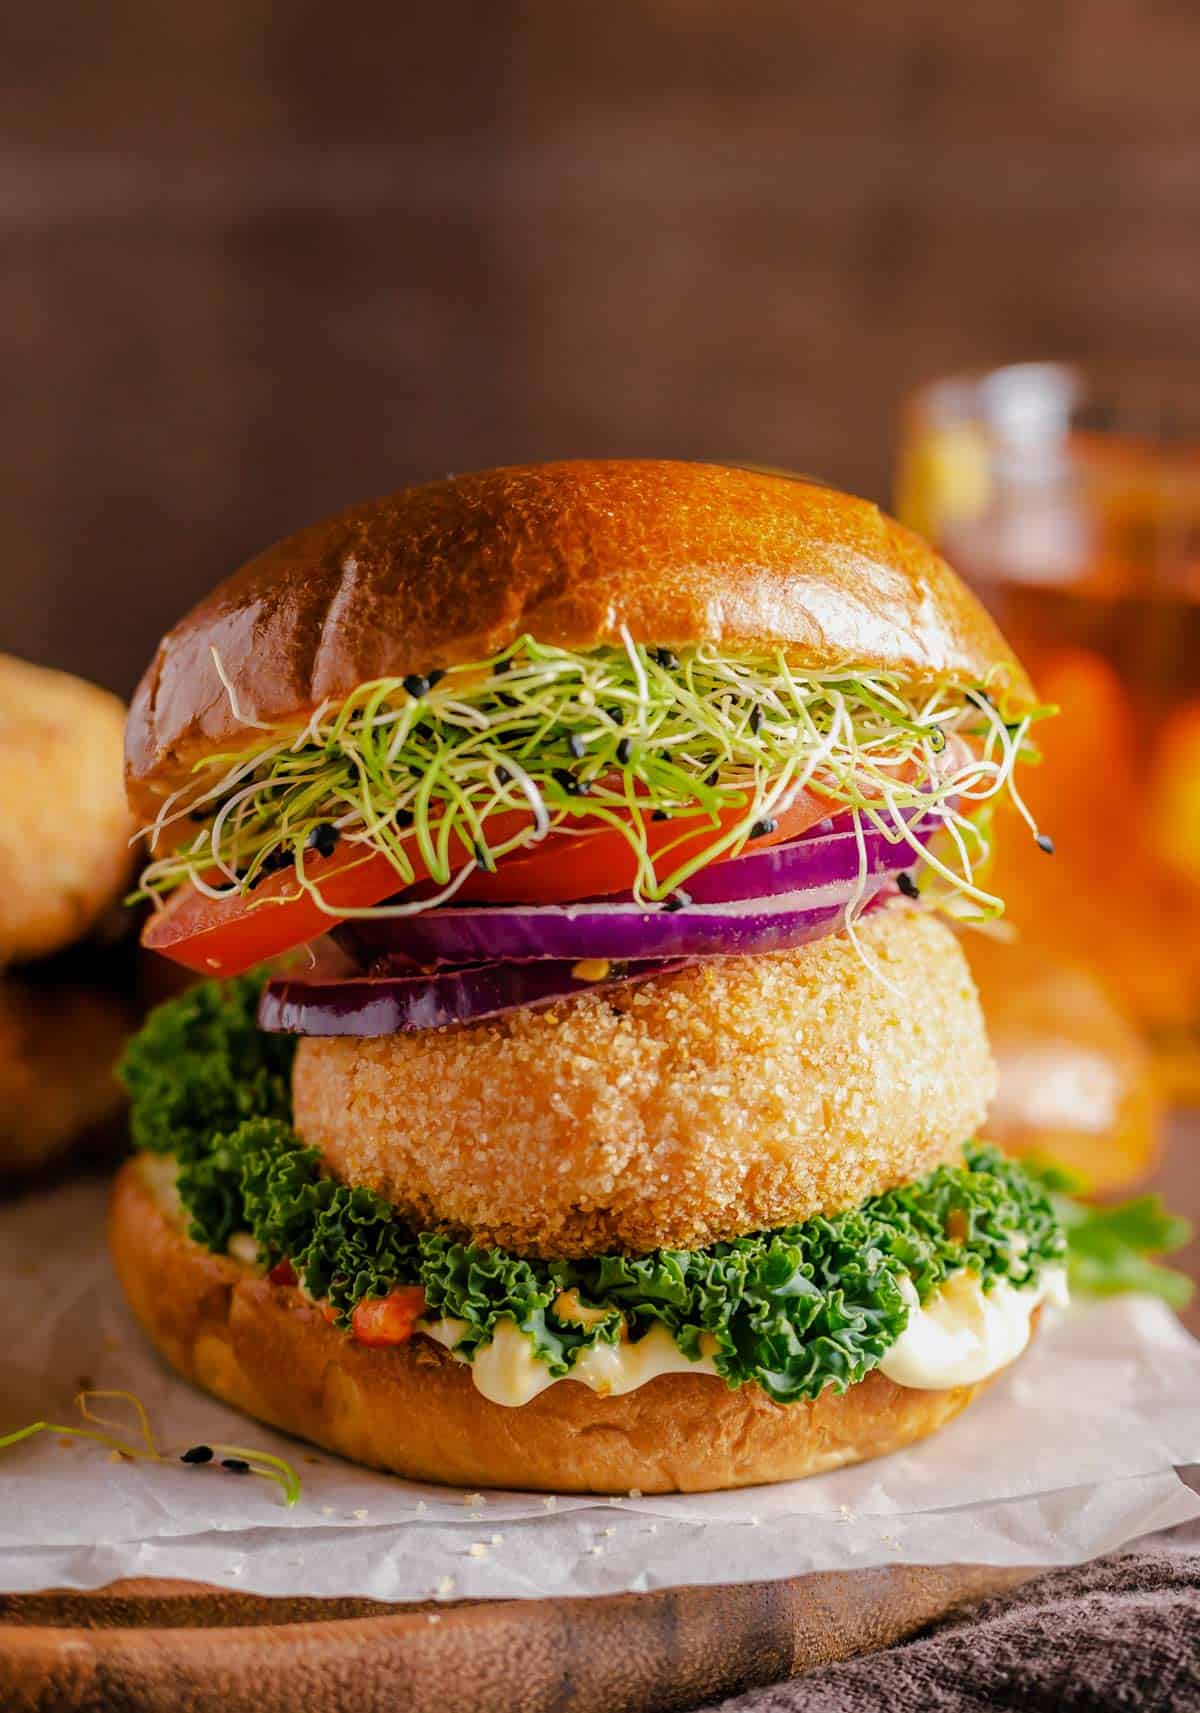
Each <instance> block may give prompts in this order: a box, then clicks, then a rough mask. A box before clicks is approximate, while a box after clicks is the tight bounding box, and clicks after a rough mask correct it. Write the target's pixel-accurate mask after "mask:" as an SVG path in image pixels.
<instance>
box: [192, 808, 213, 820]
mask: <svg viewBox="0 0 1200 1713" xmlns="http://www.w3.org/2000/svg"><path fill="white" fill-rule="evenodd" d="M210 813H211V811H210V810H208V809H189V810H188V820H189V821H207V820H208V817H209V814H210Z"/></svg>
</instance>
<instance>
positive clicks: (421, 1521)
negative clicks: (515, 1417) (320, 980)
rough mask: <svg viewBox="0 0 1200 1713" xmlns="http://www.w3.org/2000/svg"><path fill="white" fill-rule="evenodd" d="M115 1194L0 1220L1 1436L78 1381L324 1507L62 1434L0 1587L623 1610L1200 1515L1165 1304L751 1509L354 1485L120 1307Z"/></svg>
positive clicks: (1062, 1336)
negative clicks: (194, 1590) (625, 1594)
mask: <svg viewBox="0 0 1200 1713" xmlns="http://www.w3.org/2000/svg"><path fill="white" fill-rule="evenodd" d="M105 1199H106V1192H105V1189H104V1187H103V1186H102V1185H99V1184H96V1183H75V1184H70V1185H67V1186H66V1187H64V1188H61V1189H58V1190H56V1191H54V1192H52V1193H50V1194H47V1195H43V1196H40V1197H37V1198H33V1199H23V1200H21V1201H19V1202H17V1203H15V1204H12V1205H10V1206H9V1207H7V1208H4V1209H2V1210H0V1285H2V1288H3V1302H4V1306H5V1341H4V1347H3V1354H2V1355H0V1434H2V1433H5V1432H11V1431H13V1430H14V1429H16V1428H18V1427H21V1426H24V1425H25V1424H26V1423H28V1422H31V1421H34V1420H38V1419H42V1418H46V1419H50V1420H53V1421H56V1422H60V1423H64V1424H68V1423H69V1424H73V1423H75V1422H76V1421H77V1420H78V1418H77V1416H76V1414H75V1412H74V1410H73V1407H72V1397H73V1395H74V1393H75V1392H76V1391H77V1390H78V1389H79V1388H80V1386H81V1385H88V1386H95V1387H116V1388H122V1389H126V1390H129V1391H132V1392H135V1393H136V1394H137V1395H138V1396H139V1397H140V1398H141V1400H142V1401H143V1403H144V1404H145V1406H146V1408H147V1410H148V1412H149V1415H150V1419H151V1422H152V1424H153V1427H154V1430H155V1433H156V1436H157V1437H158V1440H159V1443H160V1444H161V1445H163V1446H172V1447H175V1448H182V1447H184V1446H187V1445H192V1444H196V1443H200V1442H206V1441H226V1442H230V1441H232V1442H234V1443H239V1444H242V1445H249V1446H253V1447H256V1448H258V1449H261V1450H264V1451H272V1452H274V1453H276V1454H277V1455H279V1456H282V1457H286V1458H288V1459H289V1460H290V1461H291V1462H292V1463H293V1464H294V1465H295V1467H296V1468H297V1469H298V1471H299V1472H300V1475H301V1477H302V1480H303V1493H302V1496H301V1499H300V1501H299V1503H298V1504H297V1505H296V1506H295V1508H294V1509H292V1510H286V1509H285V1508H284V1507H283V1505H282V1503H281V1500H280V1497H279V1493H278V1490H277V1489H276V1488H275V1487H274V1486H272V1485H270V1484H268V1483H266V1482H263V1481H259V1480H257V1479H254V1478H253V1477H248V1476H237V1475H233V1474H230V1473H227V1472H225V1471H222V1470H221V1469H219V1468H218V1467H216V1466H215V1465H208V1466H203V1467H185V1466H183V1465H175V1464H171V1465H169V1466H163V1465H154V1464H145V1463H138V1464H131V1463H127V1462H114V1461H112V1460H111V1459H110V1457H109V1455H108V1453H107V1452H106V1451H105V1450H104V1448H103V1447H101V1446H97V1445H92V1444H88V1443H87V1442H84V1441H80V1440H74V1441H72V1440H66V1439H61V1438H60V1437H59V1436H57V1435H53V1434H42V1435H39V1436H37V1437H36V1438H34V1439H32V1440H29V1441H27V1442H25V1443H23V1444H20V1445H17V1446H14V1447H12V1448H10V1449H9V1450H7V1451H5V1452H4V1453H3V1454H0V1587H2V1588H4V1589H7V1590H10V1591H19V1590H31V1589H38V1588H45V1587H69V1588H94V1587H97V1586H99V1585H100V1584H102V1583H104V1582H108V1581H111V1580H113V1579H114V1578H116V1577H122V1576H162V1577H186V1578H192V1579H195V1580H199V1581H205V1582H214V1583H219V1584H225V1585H227V1586H232V1587H239V1588H245V1589H248V1590H253V1591H255V1592H257V1593H262V1594H343V1595H351V1594H353V1595H362V1596H373V1597H374V1598H376V1599H380V1600H411V1599H425V1598H429V1597H442V1598H451V1599H453V1598H464V1597H470V1598H485V1597H493V1598H495V1597H514V1596H527V1597H536V1596H541V1595H550V1594H554V1595H566V1594H607V1593H616V1592H621V1591H624V1590H642V1589H650V1588H663V1587H671V1586H678V1585H680V1584H687V1583H713V1582H731V1581H752V1580H759V1579H769V1578H774V1577H783V1576H796V1575H800V1574H802V1573H804V1572H806V1571H813V1570H836V1569H850V1568H855V1567H862V1566H867V1565H872V1564H880V1563H887V1562H892V1563H922V1564H934V1563H983V1564H997V1565H1050V1564H1065V1563H1071V1562H1076V1561H1078V1560H1081V1559H1084V1558H1090V1557H1092V1556H1094V1555H1096V1554H1098V1553H1101V1552H1104V1551H1108V1550H1111V1549H1113V1548H1115V1547H1118V1546H1120V1545H1122V1544H1123V1543H1124V1542H1126V1541H1128V1540H1130V1539H1132V1538H1134V1537H1136V1536H1140V1535H1143V1534H1147V1533H1150V1532H1151V1531H1153V1530H1156V1529H1160V1528H1166V1527H1169V1526H1171V1525H1173V1524H1176V1523H1180V1522H1185V1521H1188V1520H1190V1519H1194V1518H1197V1517H1200V1497H1197V1495H1196V1494H1195V1493H1193V1492H1192V1491H1190V1490H1189V1488H1188V1487H1187V1486H1186V1485H1185V1484H1184V1483H1183V1482H1182V1481H1181V1480H1180V1478H1179V1476H1178V1475H1177V1474H1176V1473H1175V1472H1174V1471H1175V1467H1176V1466H1178V1465H1184V1464H1189V1463H1195V1462H1198V1461H1200V1344H1198V1343H1197V1342H1196V1341H1195V1340H1194V1339H1192V1338H1191V1337H1190V1336H1189V1335H1188V1334H1187V1333H1186V1332H1185V1331H1184V1330H1183V1328H1182V1327H1181V1326H1180V1325H1179V1323H1178V1322H1177V1321H1176V1320H1175V1318H1174V1317H1173V1316H1172V1315H1171V1314H1170V1313H1169V1311H1168V1310H1166V1309H1165V1308H1164V1307H1163V1306H1162V1305H1161V1304H1160V1303H1157V1302H1154V1301H1151V1300H1149V1299H1145V1298H1121V1299H1117V1300H1115V1301H1113V1302H1109V1303H1105V1304H1093V1305H1089V1306H1087V1307H1085V1308H1081V1309H1076V1310H1071V1311H1069V1312H1068V1313H1067V1314H1065V1315H1059V1316H1051V1315H1046V1316H1045V1317H1044V1320H1043V1328H1042V1332H1041V1334H1040V1336H1039V1338H1038V1340H1037V1342H1036V1344H1035V1346H1034V1348H1033V1349H1032V1350H1031V1351H1030V1352H1029V1353H1028V1354H1027V1355H1026V1357H1025V1358H1024V1359H1023V1360H1022V1362H1021V1363H1020V1364H1019V1365H1018V1366H1017V1368H1016V1369H1015V1371H1014V1372H1013V1373H1011V1374H1010V1375H1008V1376H1006V1377H1004V1378H1003V1379H1001V1380H1000V1381H999V1382H998V1383H997V1384H996V1385H995V1386H993V1387H992V1388H991V1389H990V1391H989V1392H987V1393H986V1394H985V1395H984V1396H983V1397H982V1398H981V1399H980V1400H979V1401H978V1402H977V1403H975V1404H974V1405H973V1406H972V1407H971V1409H970V1410H969V1411H967V1413H966V1414H965V1415H964V1416H962V1417H960V1418H959V1419H958V1420H957V1421H955V1422H953V1423H952V1424H951V1425H950V1426H949V1427H947V1428H945V1429H943V1430H942V1432H941V1433H939V1434H938V1435H936V1436H935V1437H934V1438H933V1439H932V1440H929V1441H927V1442H926V1443H925V1444H923V1445H919V1446H915V1447H913V1448H912V1449H911V1450H909V1451H906V1452H901V1453H898V1454H896V1455H894V1456H892V1457H888V1458H884V1459H882V1460H881V1461H879V1462H877V1463H868V1464H864V1465H862V1466H861V1467H859V1468H854V1469H845V1470H840V1471H838V1472H837V1473H836V1474H832V1475H825V1476H820V1477H817V1478H814V1479H811V1480H808V1481H800V1482H792V1483H788V1484H786V1485H783V1486H776V1487H759V1488H752V1489H748V1490H743V1491H740V1492H732V1493H713V1494H690V1495H672V1496H667V1497H660V1498H654V1497H645V1498H635V1497H629V1498H626V1499H624V1500H604V1499H589V1498H580V1497H570V1496H562V1497H558V1498H554V1497H551V1496H542V1495H540V1494H527V1493H487V1494H483V1495H474V1496H471V1495H466V1496H464V1495H462V1494H460V1493H457V1492H455V1491H453V1490H451V1489H447V1488H439V1487H434V1486H429V1485H422V1484H418V1483H414V1482H407V1481H400V1480H397V1479H395V1478H392V1477H389V1476H383V1475H377V1474H373V1473H371V1472H369V1471H367V1470H361V1469H357V1468H354V1467H353V1466H351V1465H349V1464H346V1463H343V1462H341V1461H339V1460H338V1459H337V1458H333V1457H330V1456H328V1455H327V1454H325V1453H323V1452H320V1453H318V1452H315V1451H311V1450H310V1449H309V1448H307V1447H305V1446H304V1445H302V1444H298V1443H297V1442H295V1441H292V1440H288V1439H287V1438H286V1437H284V1436H283V1435H280V1434H276V1433H273V1432H271V1431H270V1430H269V1429H266V1428H263V1427H260V1426H259V1425H258V1424H257V1423H253V1422H248V1421H247V1420H246V1419H245V1418H244V1417H241V1416H238V1415H237V1414H235V1413H234V1412H233V1411H230V1410H227V1409H225V1408H224V1407H223V1406H221V1405H219V1404H217V1403H215V1402H214V1401H213V1400H212V1399H210V1398H208V1397H206V1396H204V1395H203V1394H201V1393H198V1392H195V1391H193V1390H192V1389H191V1388H190V1387H188V1386H187V1385H185V1384H184V1383H183V1382H182V1381H180V1380H178V1379H177V1378H176V1377H175V1376H174V1375H172V1374H171V1373H169V1372H168V1370H167V1369H166V1368H165V1367H164V1366H163V1365H162V1364H161V1363H160V1362H159V1361H158V1359H157V1358H156V1357H155V1356H154V1355H153V1354H152V1353H151V1351H150V1350H149V1348H148V1346H147V1345H146V1343H145V1341H144V1340H143V1338H142V1336H141V1334H140V1333H139V1332H138V1329H137V1328H136V1326H135V1325H134V1323H133V1321H132V1318H131V1317H130V1315H129V1314H128V1312H127V1310H126V1309H125V1307H124V1304H123V1302H122V1300H121V1297H120V1293H119V1291H118V1289H117V1286H116V1283H115V1281H114V1279H113V1277H112V1275H111V1272H110V1269H109V1264H108V1260H107V1255H106V1251H105V1246H104V1233H103V1224H104V1205H105Z"/></svg>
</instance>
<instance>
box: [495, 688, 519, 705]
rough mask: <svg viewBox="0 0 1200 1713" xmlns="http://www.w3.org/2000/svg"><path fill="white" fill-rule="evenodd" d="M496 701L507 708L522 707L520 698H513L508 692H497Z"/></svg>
mask: <svg viewBox="0 0 1200 1713" xmlns="http://www.w3.org/2000/svg"><path fill="white" fill-rule="evenodd" d="M496 700H497V702H500V703H502V704H503V705H504V707H506V708H519V707H520V706H521V699H520V697H519V696H511V695H510V694H509V692H508V691H507V690H497V691H496Z"/></svg>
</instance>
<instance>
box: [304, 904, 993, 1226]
mask: <svg viewBox="0 0 1200 1713" xmlns="http://www.w3.org/2000/svg"><path fill="white" fill-rule="evenodd" d="M859 933H860V937H861V940H862V943H863V945H864V947H865V950H866V960H864V958H863V956H862V955H861V954H860V953H859V951H858V950H857V949H856V948H855V946H854V945H853V944H852V943H851V941H850V939H849V938H848V937H847V936H846V935H845V934H844V933H843V934H836V935H833V936H831V937H830V938H828V939H825V940H821V941H819V942H817V943H816V944H815V945H812V946H806V947H802V948H800V949H799V950H796V951H790V952H775V953H769V954H766V955H762V956H757V957H739V958H728V959H713V960H710V961H708V962H703V963H698V964H695V965H693V966H691V967H690V968H688V969H685V970H683V971H681V972H680V973H678V974H676V975H673V976H668V977H665V978H660V979H657V980H652V981H647V982H644V983H638V984H635V985H631V986H629V987H626V988H617V989H613V990H610V991H609V992H607V993H605V994H585V995H583V996H581V997H580V998H577V999H572V1000H568V1001H565V1002H563V1003H562V1004H560V1005H556V1006H553V1007H551V1008H548V1009H546V1010H541V1011H529V1010H524V1011H517V1012H513V1013H512V1014H511V1015H510V1016H508V1017H504V1018H501V1019H499V1020H496V1021H493V1022H489V1023H480V1024H474V1025H471V1026H469V1027H466V1028H461V1029H451V1030H441V1031H436V1032H431V1033H427V1034H421V1035H412V1036H402V1035H393V1036H387V1037H384V1038H381V1039H370V1040H345V1039H343V1040H313V1039H309V1040H304V1041H302V1042H301V1043H300V1048H299V1053H298V1056H297V1060H296V1070H295V1083H294V1087H295V1109H296V1126H297V1128H298V1130H299V1131H300V1133H301V1135H303V1136H304V1137H305V1139H306V1140H307V1141H309V1142H310V1143H313V1144H315V1145H316V1146H317V1147H319V1148H320V1149H321V1150H322V1152H323V1154H324V1156H325V1160H326V1162H327V1164H328V1166H329V1168H330V1169H331V1170H332V1171H333V1172H334V1173H335V1174H336V1175H337V1176H338V1177H340V1178H343V1179H345V1180H347V1181H349V1182H352V1183H365V1184H369V1185H371V1186H372V1187H373V1188H374V1189H376V1190H378V1191H379V1192H380V1193H381V1194H382V1195H384V1196H386V1197H387V1198H388V1199H389V1200H390V1201H392V1202H394V1203H395V1204H396V1206H397V1207H399V1208H401V1209H402V1210H403V1211H404V1212H405V1213H407V1214H408V1215H410V1216H411V1217H412V1218H413V1219H414V1220H415V1221H416V1222H417V1223H419V1224H420V1225H422V1226H432V1225H436V1226H439V1227H441V1228H443V1229H447V1230H452V1231H457V1232H461V1233H462V1234H464V1235H467V1234H469V1235H470V1236H472V1237H474V1238H476V1239H479V1240H481V1241H484V1242H495V1243H501V1244H504V1245H505V1246H507V1247H509V1248H512V1249H515V1250H518V1251H520V1252H523V1253H526V1254H532V1255H543V1256H548V1257H553V1256H571V1255H587V1254H599V1253H602V1252H604V1251H606V1250H613V1249H622V1250H626V1251H631V1252H637V1253H640V1252H644V1251H647V1250H650V1249H654V1248H657V1247H659V1246H663V1245H666V1246H672V1247H676V1248H697V1247H699V1246H701V1245H703V1244H707V1243H712V1242H714V1241H716V1240H718V1239H720V1238H728V1237H734V1236H737V1235H739V1234H740V1233H742V1232H746V1231H751V1230H756V1229H759V1228H763V1227H771V1226H778V1225H784V1224H787V1223H788V1222H789V1221H792V1220H801V1219H807V1218H808V1217H810V1216H811V1215H813V1214H817V1213H831V1212H834V1211H835V1210H837V1209H839V1208H844V1207H849V1206H853V1205H854V1204H855V1203H857V1202H860V1201H862V1200H863V1199H864V1198H865V1197H866V1196H870V1195H876V1194H878V1193H880V1192H881V1191H883V1190H886V1189H889V1188H891V1187H893V1186H894V1185H896V1184H900V1183H905V1182H907V1181H908V1180H910V1179H912V1178H915V1177H917V1176H919V1175H920V1174H921V1173H923V1172H926V1171H928V1170H930V1169H931V1168H932V1167H933V1166H935V1165H937V1164H939V1163H940V1162H941V1161H944V1160H950V1159H953V1158H955V1157H956V1155H957V1154H958V1151H959V1149H960V1148H961V1146H962V1144H963V1142H964V1141H966V1140H967V1139H968V1138H969V1137H970V1136H971V1134H972V1132H973V1131H974V1129H975V1127H976V1126H977V1125H978V1124H979V1122H980V1121H981V1119H982V1117H983V1114H984V1111H985V1109H986V1106H987V1103H988V1101H989V1100H990V1098H991V1095H992V1093H993V1082H994V1077H993V1069H992V1064H991V1059H990V1057H989V1054H988V1049H987V1042H986V1039H985V1036H984V1031H983V1021H982V1017H981V1015H980V1009H979V1002H978V999H977V997H976V993H975V989H974V986H973V984H972V982H971V978H970V975H969V973H968V970H967V966H966V963H965V960H964V958H963V955H962V952H961V950H960V948H959V945H958V942H957V940H956V939H955V937H954V935H953V934H952V933H951V931H950V930H949V929H948V928H947V927H945V926H944V925H943V924H942V923H940V922H938V921H935V920H933V919H932V918H931V917H929V916H926V915H923V914H921V913H920V912H918V911H914V910H911V909H909V908H907V907H904V906H893V907H891V908H889V909H887V910H884V911H880V912H878V913H875V914H872V915H870V916H868V917H867V918H865V919H864V921H863V922H862V924H861V925H860V929H859ZM881 976H882V977H883V978H885V979H881ZM888 983H890V984H892V985H890V986H889V985H887V984H888Z"/></svg>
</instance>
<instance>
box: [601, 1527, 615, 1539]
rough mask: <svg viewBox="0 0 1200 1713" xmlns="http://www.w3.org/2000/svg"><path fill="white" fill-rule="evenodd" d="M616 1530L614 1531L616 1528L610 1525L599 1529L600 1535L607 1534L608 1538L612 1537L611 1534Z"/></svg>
mask: <svg viewBox="0 0 1200 1713" xmlns="http://www.w3.org/2000/svg"><path fill="white" fill-rule="evenodd" d="M616 1532H617V1531H616V1529H614V1528H612V1527H609V1528H607V1529H601V1530H600V1533H601V1534H602V1535H607V1536H608V1537H609V1538H610V1539H611V1538H612V1536H613V1535H615V1534H616Z"/></svg>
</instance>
